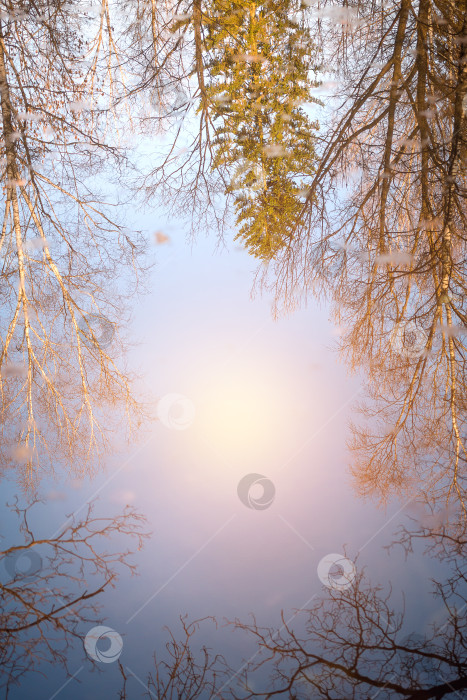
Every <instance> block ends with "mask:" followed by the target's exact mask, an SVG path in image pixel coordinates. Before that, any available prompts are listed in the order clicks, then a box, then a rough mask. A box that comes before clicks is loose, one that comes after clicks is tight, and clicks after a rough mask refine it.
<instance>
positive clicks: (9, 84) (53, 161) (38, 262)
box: [0, 2, 142, 488]
mask: <svg viewBox="0 0 467 700" xmlns="http://www.w3.org/2000/svg"><path fill="white" fill-rule="evenodd" d="M7 5H8V4H7ZM23 10H24V11H23ZM23 10H21V9H20V8H19V7H18V6H17V5H16V4H15V6H13V5H11V6H9V5H8V7H7V10H6V12H5V13H3V10H2V13H3V14H2V19H1V23H0V86H1V123H2V132H3V141H2V144H1V146H0V150H1V156H2V158H3V164H4V170H3V172H2V181H3V185H4V192H5V196H4V198H3V203H2V207H3V217H2V229H1V235H0V253H1V278H0V288H1V292H2V312H1V329H0V374H1V388H2V392H1V404H0V405H1V417H2V420H1V426H2V427H1V445H0V469H1V470H2V471H3V470H5V469H6V468H8V467H10V466H11V464H12V463H13V464H16V469H17V473H18V477H19V478H20V480H21V482H22V484H23V486H25V487H27V488H30V487H33V485H34V484H35V482H36V481H37V479H38V478H40V476H41V474H43V473H44V471H46V470H48V471H51V470H53V469H54V468H56V467H58V465H59V464H61V465H67V466H68V468H72V469H73V470H74V471H75V472H76V471H78V472H80V473H84V472H85V471H86V470H87V469H91V467H92V465H93V460H94V458H95V457H97V456H99V455H100V454H102V452H103V451H108V450H109V449H110V448H111V447H112V439H111V437H110V435H111V433H110V429H111V427H112V424H113V425H115V423H118V424H119V427H120V430H121V426H122V423H124V422H127V424H128V425H130V426H131V425H132V424H133V423H135V424H136V423H138V421H139V420H140V417H141V415H142V409H141V406H139V405H138V403H137V402H136V401H135V399H134V398H133V397H132V395H131V392H130V385H131V382H130V377H129V376H128V375H126V374H125V373H124V372H122V370H121V369H119V368H118V366H117V364H116V362H115V359H116V356H117V355H118V350H119V347H120V346H121V341H120V339H119V337H118V336H116V335H115V328H116V323H117V322H121V320H122V308H123V307H124V304H123V300H124V296H125V291H124V289H123V287H124V284H125V278H124V276H123V273H124V270H125V269H127V270H130V271H132V272H134V273H137V271H138V265H139V264H138V257H139V253H140V252H141V249H140V246H139V242H138V239H137V238H136V237H135V239H134V240H131V238H130V235H129V234H128V233H127V232H125V231H124V230H123V229H122V227H120V226H118V225H117V224H116V223H114V222H113V221H112V220H111V219H110V218H109V207H108V206H107V205H106V202H105V197H104V196H102V197H101V196H99V193H98V191H97V189H96V187H95V184H92V182H91V180H90V178H91V176H95V175H97V174H99V173H101V174H102V175H104V174H105V172H106V171H105V167H108V165H109V164H110V163H112V165H113V167H118V166H119V164H121V157H120V155H119V152H118V150H117V149H116V148H114V147H111V146H109V145H108V144H107V143H106V140H105V134H104V130H103V129H101V128H100V123H101V122H102V119H103V118H101V116H100V113H99V111H98V110H97V109H94V107H93V104H92V100H91V101H90V100H89V97H90V93H92V92H93V81H94V80H95V77H96V76H95V71H96V65H94V66H92V65H91V68H89V70H87V71H84V72H83V64H82V62H81V57H80V56H81V54H82V52H83V51H84V50H85V49H86V46H85V44H84V43H83V40H82V39H81V38H80V34H81V32H80V22H81V21H84V20H83V18H80V16H79V14H78V13H76V12H75V13H73V12H70V9H69V8H68V6H67V5H66V4H64V3H56V4H55V5H53V6H52V5H50V3H45V2H40V3H39V4H33V5H31V4H30V3H25V5H24V8H23ZM101 33H102V29H101ZM32 36H33V37H34V39H31V37H32ZM101 39H103V37H102V36H101ZM91 45H92V42H91ZM99 46H101V49H100V50H104V49H103V48H102V42H100V43H99V42H98V43H97V44H94V52H95V56H94V58H95V60H96V61H98V54H99ZM96 52H97V53H96ZM109 75H110V74H109ZM108 77H109V76H108ZM109 79H111V76H110V78H109ZM91 96H92V94H91ZM117 271H118V272H119V275H117ZM117 277H120V281H119V285H118V286H117V284H115V282H116V280H117ZM96 320H97V321H99V322H100V325H101V326H102V324H104V325H103V326H102V328H98V327H97V326H96V325H95V321H96ZM114 336H115V338H114ZM112 340H114V345H113V348H112V350H111V351H110V349H109V346H110V343H111V341H112ZM112 418H113V421H112ZM104 426H105V428H104Z"/></svg>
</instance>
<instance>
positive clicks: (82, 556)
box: [0, 502, 147, 693]
mask: <svg viewBox="0 0 467 700" xmlns="http://www.w3.org/2000/svg"><path fill="white" fill-rule="evenodd" d="M95 506H96V504H95V503H91V504H89V505H88V506H86V509H85V511H84V514H83V515H81V516H80V517H71V518H69V519H68V520H67V521H66V523H64V525H63V526H62V527H61V528H60V530H59V531H58V533H57V534H55V535H53V536H47V535H44V534H43V533H42V532H38V531H37V530H36V529H32V527H31V525H30V524H29V523H30V520H32V519H33V518H34V515H35V511H36V510H38V509H40V507H41V505H40V504H38V503H37V502H35V503H33V504H32V505H30V506H27V507H26V508H20V507H19V506H18V505H17V504H15V505H14V506H12V508H11V510H12V512H13V513H15V514H16V515H17V516H18V525H19V530H20V533H21V535H22V542H15V543H14V544H12V545H11V546H9V547H6V548H3V549H2V551H1V552H0V588H1V609H0V666H1V674H0V678H1V685H2V687H3V688H4V689H5V692H6V693H8V690H11V689H12V688H14V687H15V686H17V685H18V683H20V682H21V678H22V676H24V675H25V674H26V673H31V672H35V671H38V672H41V671H43V665H44V664H50V663H52V662H53V664H55V665H58V664H60V665H61V666H62V667H63V669H64V670H65V671H66V672H67V673H68V674H70V672H69V668H68V664H69V652H70V649H71V648H72V647H74V646H75V645H76V644H78V646H80V647H81V646H82V640H83V629H85V628H86V625H88V624H96V618H98V614H99V604H98V597H99V596H100V595H101V594H102V593H103V592H104V591H105V590H106V589H107V588H108V587H113V586H115V584H116V582H117V580H118V576H119V574H120V573H121V571H122V570H124V569H126V570H128V571H130V573H132V574H133V573H135V566H134V565H133V564H132V563H131V559H130V554H131V551H132V550H133V549H139V548H140V547H141V545H142V543H143V539H144V538H145V537H147V535H146V534H145V533H144V531H143V526H144V523H145V519H144V518H143V517H142V516H141V515H138V513H136V512H135V511H134V510H133V509H131V508H127V509H126V510H125V512H124V513H123V514H121V515H118V516H117V517H115V518H110V517H102V515H100V514H98V513H96V512H95ZM109 538H116V539H117V541H118V545H117V544H114V546H113V547H112V548H109V544H108V543H109ZM128 545H130V546H131V549H125V547H127V546H128ZM122 547H123V549H122ZM70 675H71V674H70Z"/></svg>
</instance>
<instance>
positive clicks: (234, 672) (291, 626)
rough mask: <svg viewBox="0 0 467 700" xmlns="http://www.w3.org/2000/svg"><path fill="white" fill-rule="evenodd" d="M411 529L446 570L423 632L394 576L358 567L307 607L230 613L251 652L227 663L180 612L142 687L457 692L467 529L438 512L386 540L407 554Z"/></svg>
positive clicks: (262, 692) (218, 692)
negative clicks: (435, 612)
mask: <svg viewBox="0 0 467 700" xmlns="http://www.w3.org/2000/svg"><path fill="white" fill-rule="evenodd" d="M428 512H429V511H427V513H428ZM431 515H432V516H433V517H436V514H433V513H432V514H431ZM462 522H463V521H462V518H461V523H462ZM454 523H455V521H454ZM419 539H422V540H423V541H425V543H426V550H427V551H426V554H429V555H430V556H432V557H434V558H436V559H437V560H438V561H441V562H443V563H444V565H445V566H446V570H447V576H446V578H445V579H444V580H443V581H436V580H435V581H434V582H433V584H434V585H433V593H434V596H435V598H437V599H439V601H440V603H441V604H442V606H441V607H442V609H443V615H442V616H441V617H438V619H437V621H435V622H433V623H432V624H431V625H428V624H425V625H424V627H425V630H424V632H421V631H413V630H412V631H411V630H410V628H409V629H407V621H406V617H407V610H406V609H405V605H404V607H403V608H402V609H401V608H397V607H394V605H393V602H392V601H393V599H394V597H398V594H399V589H398V586H397V581H396V580H394V581H393V582H392V585H391V584H389V585H387V586H381V585H378V584H377V585H375V584H373V583H372V582H371V581H370V580H369V579H368V578H367V577H366V575H365V573H364V572H358V574H357V576H356V577H355V579H354V581H353V583H352V585H351V586H346V587H340V588H337V589H336V588H333V587H332V586H328V587H327V590H326V592H325V593H324V594H323V595H322V596H321V597H320V598H317V599H316V600H315V602H314V603H313V605H312V606H311V607H308V608H306V609H301V610H298V611H295V612H294V613H293V614H291V615H290V616H286V615H285V614H284V613H282V616H281V622H280V625H278V626H277V627H268V628H265V627H262V626H260V625H259V624H258V623H257V621H256V618H255V617H254V616H252V619H251V620H250V621H249V622H242V621H240V620H238V619H237V620H234V621H232V622H231V623H230V625H231V627H233V629H234V630H235V631H236V632H237V633H240V634H244V635H246V636H245V641H247V640H248V641H249V642H252V641H253V644H254V645H253V652H252V654H251V657H250V658H249V659H248V658H247V659H245V662H244V663H243V664H241V665H239V666H238V667H237V668H235V667H232V666H231V665H229V664H228V663H227V662H226V660H225V659H224V658H223V657H217V656H216V655H215V651H214V652H209V651H208V650H206V649H205V648H204V647H202V646H201V642H200V641H199V640H198V639H197V637H196V634H195V632H197V630H198V628H199V622H200V621H197V622H195V623H193V624H192V625H191V626H190V625H188V624H187V623H186V621H185V620H182V622H183V634H182V636H181V637H177V636H173V635H172V633H171V640H170V642H169V643H168V645H167V649H168V651H169V656H168V657H167V658H166V659H164V660H163V659H162V658H159V657H156V660H155V663H156V674H155V675H156V678H157V684H155V683H154V679H152V681H151V683H150V685H149V686H148V689H149V688H150V689H151V690H155V691H156V696H157V697H178V696H177V694H176V693H177V690H178V689H179V688H180V687H182V685H183V684H187V687H189V688H190V692H189V693H188V694H187V695H186V696H185V695H183V697H187V698H193V699H194V698H196V697H204V696H203V695H202V693H203V692H204V693H205V694H207V693H209V692H210V693H212V695H211V697H214V693H215V697H219V698H225V699H227V698H236V699H240V698H242V699H243V700H246V698H272V697H276V696H277V697H284V698H295V700H306V699H307V698H316V700H318V698H323V700H341V699H342V698H346V699H347V698H349V699H351V698H352V699H354V700H361V699H362V698H373V697H376V696H377V697H381V698H383V699H385V700H390V699H392V698H412V699H413V700H424V699H426V700H428V699H429V698H434V699H436V698H444V697H448V696H452V697H464V695H465V693H466V692H467V621H466V616H465V614H464V611H465V608H466V607H467V585H466V584H467V580H466V574H467V566H466V561H467V559H466V554H467V550H466V547H467V531H466V529H465V526H464V525H463V524H461V525H457V526H456V525H453V527H452V528H451V529H449V530H448V529H446V521H443V524H441V526H440V527H438V528H436V529H431V528H429V527H426V526H425V527H420V526H419V525H418V524H417V523H416V522H415V521H414V524H413V527H410V528H407V527H403V528H402V529H401V531H400V532H399V533H398V536H397V539H396V540H395V542H394V543H393V544H392V545H391V546H395V545H401V546H402V547H403V548H404V549H405V551H406V552H407V554H408V553H410V552H411V551H412V548H413V547H414V546H415V543H416V541H418V540H419ZM408 612H410V611H408ZM178 669H180V673H178ZM127 681H128V679H127ZM127 689H128V692H129V685H128V686H127V685H125V692H126V690H127ZM161 690H163V691H165V692H166V693H167V695H163V693H161ZM157 692H159V695H157ZM170 693H172V695H171V694H170ZM123 697H127V695H125V693H124V694H123ZM128 697H131V695H128ZM206 697H207V695H206Z"/></svg>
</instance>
